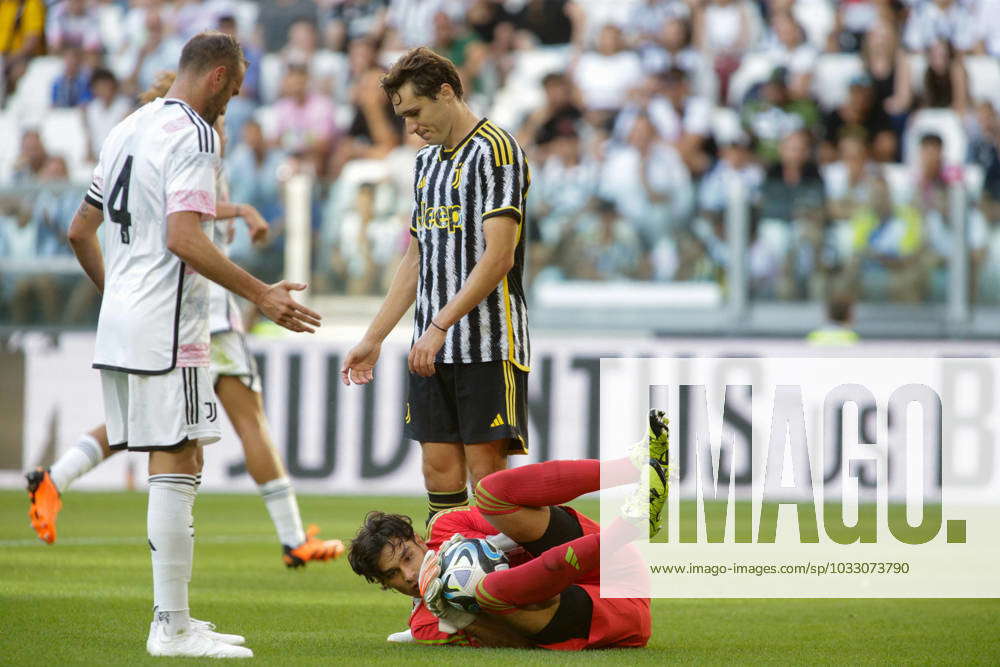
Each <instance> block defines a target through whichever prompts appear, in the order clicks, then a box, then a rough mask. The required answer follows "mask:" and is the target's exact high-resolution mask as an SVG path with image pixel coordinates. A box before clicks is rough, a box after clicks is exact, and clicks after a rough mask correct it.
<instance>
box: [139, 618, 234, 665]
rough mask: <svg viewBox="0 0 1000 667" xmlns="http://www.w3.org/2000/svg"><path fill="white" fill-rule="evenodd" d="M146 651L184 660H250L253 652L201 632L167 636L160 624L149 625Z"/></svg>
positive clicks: (194, 631)
mask: <svg viewBox="0 0 1000 667" xmlns="http://www.w3.org/2000/svg"><path fill="white" fill-rule="evenodd" d="M146 650H147V651H148V652H149V654H150V655H154V656H172V657H185V658H252V657H253V651H251V650H250V649H248V648H247V647H245V646H233V645H232V644H226V643H225V642H221V641H216V640H214V639H212V638H210V637H208V636H207V635H205V634H204V633H203V632H199V631H197V630H188V631H187V632H182V633H181V634H179V635H174V636H173V637H171V636H169V635H168V634H167V633H166V629H165V628H164V626H163V624H162V623H157V622H155V621H154V622H152V623H150V624H149V638H148V639H147V640H146Z"/></svg>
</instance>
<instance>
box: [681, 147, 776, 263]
mask: <svg viewBox="0 0 1000 667" xmlns="http://www.w3.org/2000/svg"><path fill="white" fill-rule="evenodd" d="M734 180H736V181H740V182H741V185H742V188H743V193H744V197H745V201H746V203H747V204H749V205H751V206H753V205H756V204H757V202H758V200H759V198H760V189H761V186H762V185H763V183H764V170H763V169H762V168H761V166H760V165H759V164H757V163H756V162H755V161H754V159H753V151H752V150H751V140H750V137H749V136H747V135H746V134H743V133H740V134H738V135H736V136H734V137H732V138H730V139H728V140H727V141H723V142H721V146H720V148H719V160H718V161H717V162H716V163H715V166H714V167H712V169H711V171H709V172H708V173H707V174H706V175H705V178H703V179H702V181H701V185H700V186H699V188H698V218H697V219H696V220H695V223H694V227H693V230H692V231H693V233H694V235H695V237H696V238H697V239H698V241H699V242H700V243H701V244H702V245H703V246H704V248H705V251H706V252H707V254H708V256H709V257H710V258H711V259H712V261H713V262H715V264H716V265H718V266H720V267H721V266H725V265H726V263H727V258H728V256H729V248H728V246H727V241H726V238H727V233H726V220H725V215H726V210H727V209H728V208H729V205H730V201H731V197H730V192H731V188H732V186H733V181H734Z"/></svg>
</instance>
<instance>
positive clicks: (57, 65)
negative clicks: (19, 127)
mask: <svg viewBox="0 0 1000 667" xmlns="http://www.w3.org/2000/svg"><path fill="white" fill-rule="evenodd" d="M62 69H63V63H62V59H61V58H57V57H55V56H43V57H40V58H35V59H34V60H32V61H31V64H29V65H28V71H27V72H26V73H25V75H24V77H22V78H21V80H20V81H19V82H18V84H17V90H15V91H14V94H13V95H11V97H10V102H9V105H8V109H10V110H11V111H12V112H13V113H14V115H15V117H16V118H17V119H18V120H19V121H20V122H21V123H22V124H24V125H37V124H38V121H39V119H40V118H42V117H43V116H44V115H45V112H46V111H47V110H48V108H49V106H51V104H52V82H53V81H55V80H56V78H57V77H58V76H59V73H60V72H62Z"/></svg>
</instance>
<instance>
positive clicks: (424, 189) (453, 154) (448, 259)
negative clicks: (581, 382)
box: [410, 118, 531, 370]
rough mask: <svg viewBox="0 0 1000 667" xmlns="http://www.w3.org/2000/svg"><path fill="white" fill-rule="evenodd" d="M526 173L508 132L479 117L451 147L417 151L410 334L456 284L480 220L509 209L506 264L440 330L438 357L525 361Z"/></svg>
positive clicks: (468, 266) (474, 246)
mask: <svg viewBox="0 0 1000 667" xmlns="http://www.w3.org/2000/svg"><path fill="white" fill-rule="evenodd" d="M530 183H531V173H530V170H529V168H528V162H527V159H526V158H525V155H524V151H523V150H521V147H520V146H519V145H518V144H517V142H516V141H515V140H514V138H513V137H512V136H510V134H508V133H507V132H505V131H504V130H502V129H500V128H499V127H497V126H496V125H494V124H493V123H491V122H490V121H488V120H487V119H485V118H484V119H482V120H481V121H479V123H478V124H477V125H476V127H475V128H473V130H472V132H470V133H469V135H468V136H467V137H466V138H465V139H463V140H462V141H460V142H459V143H458V144H457V145H456V146H455V148H453V149H451V150H448V149H445V148H444V147H443V146H426V147H424V148H422V149H421V150H420V152H419V153H417V160H416V168H415V170H414V179H413V186H414V189H413V193H414V209H413V217H412V219H411V223H410V233H411V234H413V236H415V237H416V239H417V241H418V242H419V244H420V275H419V279H418V282H417V305H416V317H415V321H414V327H413V341H414V342H416V340H417V339H418V338H419V337H420V336H421V335H423V333H424V331H426V330H427V328H428V327H430V326H431V319H432V318H433V317H434V315H435V314H436V313H437V312H438V311H439V310H441V308H443V307H444V306H445V304H447V303H448V301H449V300H451V299H452V298H453V297H454V296H455V295H456V294H457V293H458V291H459V290H460V289H461V288H462V285H463V284H464V283H465V281H466V279H467V278H468V277H469V274H470V273H471V272H472V269H473V268H474V267H475V265H476V262H478V261H479V260H480V258H481V257H482V256H483V252H484V250H485V248H486V241H485V235H484V229H483V225H484V223H485V222H486V221H487V220H489V219H490V218H493V217H497V216H509V217H511V218H514V219H515V220H516V221H517V223H518V236H517V248H516V250H515V253H514V266H513V268H512V269H511V270H510V271H509V272H508V273H507V275H506V277H505V278H504V279H503V281H501V283H500V284H499V285H498V286H497V288H496V289H495V290H494V291H493V292H492V293H491V294H489V296H487V297H486V298H485V299H484V300H483V301H482V302H481V303H480V304H479V305H478V306H476V307H475V308H473V309H472V310H471V311H469V313H468V314H467V315H465V317H463V318H462V319H460V320H459V321H458V322H457V323H456V324H455V325H454V326H453V327H451V329H450V330H449V331H448V335H447V337H446V339H445V344H444V347H442V348H441V351H440V352H439V353H438V358H437V361H438V362H440V363H476V362H483V361H510V362H511V363H513V364H514V365H516V366H517V367H519V368H522V369H523V370H528V368H529V365H530V357H531V350H530V345H529V342H528V309H527V306H526V304H525V299H524V285H523V274H524V249H525V236H526V235H525V233H524V231H525V225H526V224H527V222H526V220H525V205H524V202H525V197H526V196H527V194H528V186H529V185H530Z"/></svg>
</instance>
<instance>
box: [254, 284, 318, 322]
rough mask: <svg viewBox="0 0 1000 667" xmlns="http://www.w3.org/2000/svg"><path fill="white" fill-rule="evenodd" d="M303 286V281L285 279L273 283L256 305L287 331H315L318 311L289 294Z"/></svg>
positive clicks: (302, 288)
mask: <svg viewBox="0 0 1000 667" xmlns="http://www.w3.org/2000/svg"><path fill="white" fill-rule="evenodd" d="M305 288H306V285H305V283H290V282H288V281H287V280H282V281H281V282H279V283H274V284H273V285H271V286H270V287H268V288H267V290H266V291H265V292H264V295H263V296H262V297H261V299H260V302H259V303H258V304H257V307H258V308H260V312H262V313H263V314H264V316H265V317H267V318H268V319H270V320H271V321H272V322H274V323H275V324H278V325H281V326H283V327H285V328H286V329H288V330H289V331H298V332H302V331H305V332H308V333H316V330H315V329H314V328H313V327H318V326H319V325H320V316H319V313H316V312H314V311H312V310H310V309H308V308H306V307H305V306H303V305H302V304H300V303H299V302H298V301H296V300H295V299H293V298H292V295H291V294H290V292H298V291H301V290H304V289H305Z"/></svg>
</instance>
